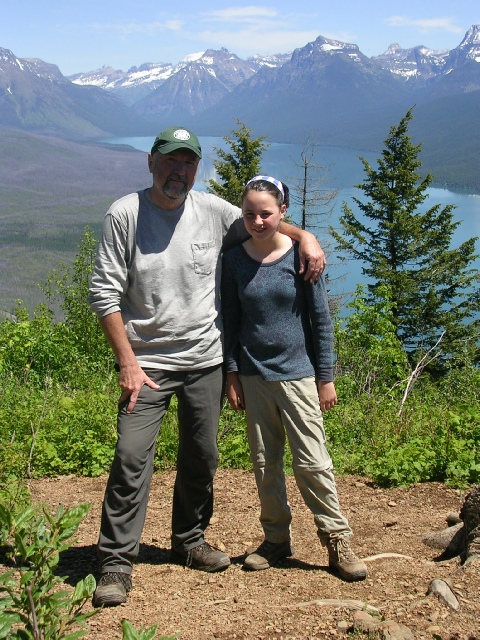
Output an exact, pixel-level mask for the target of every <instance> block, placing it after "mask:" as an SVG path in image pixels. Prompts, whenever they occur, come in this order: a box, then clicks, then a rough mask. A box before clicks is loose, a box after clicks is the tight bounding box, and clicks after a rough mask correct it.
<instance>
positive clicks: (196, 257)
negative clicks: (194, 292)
mask: <svg viewBox="0 0 480 640" xmlns="http://www.w3.org/2000/svg"><path fill="white" fill-rule="evenodd" d="M192 254H193V266H194V269H195V273H198V274H199V275H202V276H209V275H210V274H211V273H212V271H213V270H214V268H215V264H216V262H217V258H218V255H217V254H218V252H217V251H216V248H215V240H211V241H210V242H198V243H194V244H192Z"/></svg>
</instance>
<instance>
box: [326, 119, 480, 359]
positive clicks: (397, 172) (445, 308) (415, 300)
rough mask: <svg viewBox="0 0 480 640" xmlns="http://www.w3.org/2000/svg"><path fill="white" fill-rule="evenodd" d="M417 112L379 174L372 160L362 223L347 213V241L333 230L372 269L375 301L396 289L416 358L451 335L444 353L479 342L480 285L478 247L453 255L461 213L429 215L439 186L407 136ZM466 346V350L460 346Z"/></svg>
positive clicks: (400, 332) (401, 334)
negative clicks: (384, 289)
mask: <svg viewBox="0 0 480 640" xmlns="http://www.w3.org/2000/svg"><path fill="white" fill-rule="evenodd" d="M411 119H412V110H411V109H410V110H409V111H408V112H407V114H406V115H405V117H404V118H402V120H401V121H400V123H399V124H398V125H397V126H393V127H392V128H391V129H390V134H389V136H388V138H387V139H386V141H385V148H384V150H383V151H382V157H381V158H380V159H378V161H377V162H378V166H377V168H373V167H372V166H370V164H369V163H368V162H367V161H366V160H365V159H364V158H361V161H362V163H363V166H364V170H365V174H366V178H365V179H364V181H363V182H362V183H361V184H359V185H356V186H357V188H359V189H361V190H362V191H363V193H364V194H365V195H366V196H367V198H368V200H367V201H366V202H362V201H361V200H359V199H358V198H354V202H355V204H356V205H357V207H358V209H359V211H360V214H361V215H355V213H354V212H353V211H352V209H351V208H350V207H349V206H348V205H347V204H346V203H344V204H343V207H342V216H341V218H340V224H341V228H342V233H339V232H337V231H335V230H334V229H331V232H332V234H333V237H334V238H335V240H336V241H337V249H340V250H342V251H344V252H346V253H347V254H349V255H350V256H352V257H353V258H356V259H358V260H361V261H362V262H363V263H364V264H365V265H366V266H364V267H363V269H362V270H363V273H364V274H365V275H366V276H367V277H368V279H369V281H370V284H369V285H368V289H369V293H370V296H371V299H372V300H375V299H376V298H377V297H378V292H379V291H381V289H380V288H379V287H380V285H381V284H382V283H387V284H388V285H389V287H390V291H391V297H392V302H393V304H394V306H393V314H394V322H395V326H396V332H397V337H398V338H399V339H400V340H401V341H402V343H403V345H404V348H405V349H406V350H407V351H409V352H413V351H417V350H425V349H427V348H430V347H431V346H432V345H433V344H435V342H436V341H437V340H438V338H439V336H440V335H441V334H442V333H444V332H445V334H444V339H443V346H444V350H445V349H446V350H448V351H449V352H450V353H452V352H454V351H455V350H456V349H459V346H460V344H463V343H464V341H465V340H467V339H470V340H478V337H479V333H478V331H479V326H478V325H479V323H478V319H477V321H474V320H473V319H474V318H475V314H478V311H479V308H480V306H479V302H480V300H479V298H480V296H479V288H478V283H479V281H480V278H479V271H478V269H474V268H473V264H472V263H473V262H474V260H475V259H476V258H477V256H476V255H475V242H476V240H477V238H471V239H469V240H467V241H466V242H464V243H463V244H462V245H461V246H460V247H458V249H452V248H451V247H450V245H451V242H452V236H453V233H454V231H455V229H456V228H457V227H458V225H459V224H460V222H455V221H454V220H453V211H454V209H455V206H454V205H447V206H445V207H443V208H441V206H440V205H439V204H436V205H434V206H432V207H430V208H429V209H427V210H426V211H425V210H424V209H425V208H424V207H423V208H422V205H423V203H424V202H425V200H426V199H427V197H428V193H427V189H428V187H429V185H430V184H431V182H432V180H433V178H432V176H431V175H430V174H428V175H427V176H426V177H424V178H421V176H420V174H419V173H418V169H419V167H420V166H421V162H420V160H419V159H418V156H419V153H420V150H421V145H414V144H413V143H412V142H411V139H410V137H409V136H408V135H407V132H408V127H409V123H410V120H411ZM459 341H460V342H459Z"/></svg>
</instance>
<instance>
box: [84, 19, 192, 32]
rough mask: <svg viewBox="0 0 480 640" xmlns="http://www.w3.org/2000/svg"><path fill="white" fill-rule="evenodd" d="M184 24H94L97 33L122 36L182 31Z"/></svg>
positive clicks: (166, 22) (180, 21) (178, 21)
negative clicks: (103, 32) (111, 32)
mask: <svg viewBox="0 0 480 640" xmlns="http://www.w3.org/2000/svg"><path fill="white" fill-rule="evenodd" d="M183 25H184V22H183V21H182V20H166V21H165V22H145V23H139V22H114V23H99V22H95V23H94V24H92V25H91V26H92V28H93V29H94V30H95V31H116V32H117V33H120V34H122V35H129V34H137V33H145V34H153V33H158V32H160V31H180V29H181V28H182V27H183Z"/></svg>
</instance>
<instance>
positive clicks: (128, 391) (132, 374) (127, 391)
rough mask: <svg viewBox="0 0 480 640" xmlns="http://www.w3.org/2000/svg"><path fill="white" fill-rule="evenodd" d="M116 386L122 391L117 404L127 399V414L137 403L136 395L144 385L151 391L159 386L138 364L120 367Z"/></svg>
mask: <svg viewBox="0 0 480 640" xmlns="http://www.w3.org/2000/svg"><path fill="white" fill-rule="evenodd" d="M118 384H119V385H120V387H121V389H122V395H121V396H120V400H119V401H118V403H119V404H122V402H125V401H126V400H128V399H129V403H128V406H127V413H131V412H132V411H133V409H134V407H135V404H136V402H137V398H138V394H139V393H140V390H141V388H142V387H143V385H144V384H146V385H147V386H149V387H151V388H152V389H160V386H159V385H158V384H157V383H156V382H153V380H151V379H150V378H149V377H148V376H147V374H146V373H145V371H143V369H142V368H141V367H140V366H139V365H138V364H136V363H135V364H131V365H127V366H124V367H120V373H119V374H118Z"/></svg>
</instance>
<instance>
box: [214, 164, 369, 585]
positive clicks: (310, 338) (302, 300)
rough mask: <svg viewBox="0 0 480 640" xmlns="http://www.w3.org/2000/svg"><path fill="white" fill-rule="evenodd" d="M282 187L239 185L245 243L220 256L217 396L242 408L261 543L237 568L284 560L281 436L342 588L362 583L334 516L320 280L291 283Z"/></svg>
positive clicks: (326, 319)
mask: <svg viewBox="0 0 480 640" xmlns="http://www.w3.org/2000/svg"><path fill="white" fill-rule="evenodd" d="M288 204H289V197H288V188H287V186H286V185H284V184H283V183H282V182H280V181H279V180H277V179H275V178H272V177H271V176H256V177H255V178H253V179H252V180H250V182H248V184H247V186H246V187H245V190H244V193H243V196H242V212H243V219H244V223H245V227H246V229H247V231H248V232H249V233H250V235H251V238H250V239H249V240H247V241H246V242H244V243H243V244H242V245H238V246H235V247H233V248H231V249H230V250H228V251H227V252H226V253H225V255H224V257H223V275H222V309H223V320H224V327H225V357H226V365H227V397H228V401H229V402H230V405H231V406H232V407H233V408H234V409H236V410H240V409H245V410H246V414H247V433H248V440H249V444H250V450H251V459H252V463H253V467H254V472H255V479H256V483H257V489H258V495H259V498H260V504H261V515H260V522H261V524H262V527H263V530H264V534H265V539H264V541H263V542H262V544H261V545H260V546H259V547H258V549H257V550H256V551H255V552H254V553H252V554H250V555H248V556H247V557H246V559H245V561H244V567H245V568H246V569H250V570H254V571H257V570H261V569H267V568H268V567H270V566H272V565H273V564H275V563H276V562H278V561H279V560H281V559H283V558H286V557H288V556H292V555H293V548H292V546H291V539H290V523H291V513H290V507H289V505H288V501H287V493H286V484H285V476H284V471H283V454H284V445H285V431H286V434H287V437H288V441H289V443H290V448H291V451H292V456H293V469H294V473H295V479H296V482H297V485H298V488H299V490H300V492H301V494H302V497H303V499H304V500H305V503H306V505H307V506H308V507H309V509H310V510H311V511H312V513H313V514H314V518H315V524H316V527H317V532H318V536H319V538H320V541H321V543H322V544H323V545H324V546H326V547H327V549H328V554H329V564H330V567H331V568H333V569H334V570H336V571H338V573H339V574H340V576H341V577H342V578H343V579H345V580H349V581H353V580H363V579H364V578H365V577H366V576H367V568H366V566H365V563H364V562H362V561H361V560H360V559H359V558H357V557H356V556H355V554H354V553H353V551H352V549H351V547H350V538H351V536H352V531H351V529H350V527H349V524H348V522H347V520H346V518H345V517H344V516H343V515H342V513H341V511H340V505H339V502H338V496H337V490H336V486H335V478H334V475H333V471H332V461H331V459H330V456H329V454H328V451H327V449H326V447H325V434H324V430H323V419H322V411H328V410H329V409H331V408H332V407H334V406H335V405H336V404H337V395H336V392H335V387H334V384H333V328H332V322H331V319H330V313H329V309H328V300H327V294H326V289H325V282H324V279H323V277H322V278H320V280H319V281H318V282H317V283H315V284H310V283H308V282H305V281H304V280H303V279H302V278H301V277H298V276H297V275H296V274H297V273H298V246H297V244H296V243H292V240H291V239H290V238H288V237H286V236H283V235H282V234H280V233H279V232H278V226H279V224H280V221H281V220H282V219H283V218H284V216H285V211H286V209H287V207H288Z"/></svg>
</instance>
